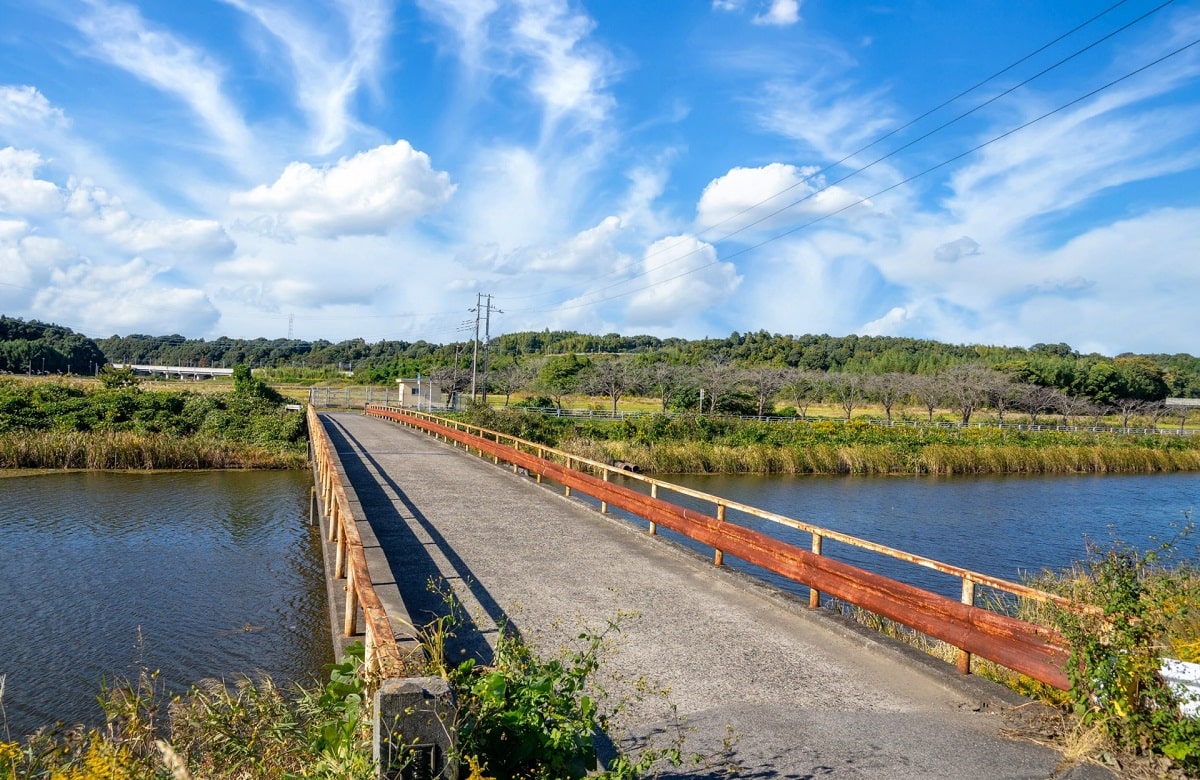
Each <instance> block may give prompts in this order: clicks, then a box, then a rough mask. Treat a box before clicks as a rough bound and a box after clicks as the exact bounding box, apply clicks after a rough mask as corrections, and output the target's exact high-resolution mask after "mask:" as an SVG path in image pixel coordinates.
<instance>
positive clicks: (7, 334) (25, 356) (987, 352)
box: [0, 316, 1200, 400]
mask: <svg viewBox="0 0 1200 780" xmlns="http://www.w3.org/2000/svg"><path fill="white" fill-rule="evenodd" d="M473 347H474V344H473V342H471V341H466V342H457V343H451V344H431V343H429V342H425V341H416V342H405V341H378V342H374V343H367V342H366V341H364V340H363V339H349V340H346V341H341V342H338V343H333V342H330V341H325V340H317V341H311V342H309V341H302V340H297V339H262V338H258V339H232V338H225V337H222V338H218V339H213V340H211V341H209V340H204V339H188V338H185V337H183V336H181V335H178V334H172V335H167V336H149V335H144V334H132V335H129V336H115V335H114V336H111V337H109V338H106V339H99V340H96V341H92V340H91V339H88V338H87V337H85V336H83V335H81V334H77V333H74V332H73V331H71V330H70V329H69V328H64V327H61V326H57V325H52V324H47V323H41V322H37V321H34V320H30V321H23V320H20V319H13V318H9V317H4V316H0V371H7V372H11V373H28V372H33V373H37V372H40V371H43V370H44V371H45V372H46V373H67V372H68V371H71V372H74V373H88V372H90V371H92V370H94V365H95V364H96V363H97V362H100V363H103V362H129V363H147V364H158V365H195V366H222V365H223V366H227V367H232V366H234V365H238V364H244V365H248V366H251V367H254V368H276V369H280V368H295V369H304V370H306V371H307V372H309V373H310V374H311V373H314V372H315V373H318V374H319V373H322V372H323V373H326V374H327V375H329V376H331V377H332V376H335V375H337V372H339V371H352V372H353V375H354V379H355V380H356V381H361V382H377V383H382V382H388V383H390V382H392V381H394V380H395V379H397V378H399V377H402V376H415V375H416V374H417V373H418V372H423V373H425V374H431V373H435V374H436V373H440V374H449V373H450V372H451V371H452V370H453V369H454V368H455V367H456V366H457V367H458V368H459V371H458V375H459V377H460V381H461V377H462V376H465V375H469V374H470V370H471V360H472V354H473V351H474V350H473ZM551 355H556V356H562V355H575V356H578V357H579V358H581V359H583V360H586V362H592V361H593V360H594V359H596V358H599V357H603V356H621V357H622V358H623V360H622V362H628V363H630V364H633V365H638V366H653V365H655V364H660V363H665V364H668V365H675V366H692V367H699V366H704V365H708V364H717V365H728V366H735V367H738V368H753V367H762V366H771V367H777V368H791V369H800V370H804V371H809V372H818V373H831V374H832V373H849V374H862V375H884V374H908V375H917V376H933V375H936V374H939V373H940V372H943V371H944V370H946V369H948V368H950V367H952V366H956V365H962V364H968V365H978V366H981V367H984V368H990V369H994V370H996V371H998V372H1001V373H1003V374H1006V375H1008V376H1010V377H1011V378H1012V379H1013V380H1014V381H1017V382H1020V383H1024V384H1031V385H1037V386H1043V387H1050V388H1056V389H1058V390H1061V391H1062V392H1064V393H1067V394H1070V395H1075V396H1079V395H1084V396H1088V397H1092V398H1097V399H1099V400H1104V398H1103V396H1105V395H1111V396H1116V395H1122V396H1125V395H1131V394H1132V395H1136V396H1137V397H1139V398H1143V399H1146V400H1159V399H1161V398H1164V397H1167V396H1174V397H1187V398H1196V397H1200V358H1196V357H1194V356H1192V355H1189V354H1182V353H1181V354H1174V355H1167V354H1151V355H1134V354H1128V353H1126V354H1122V355H1116V356H1105V355H1099V354H1095V353H1092V354H1081V353H1079V352H1077V351H1075V350H1074V349H1072V348H1071V347H1070V346H1069V345H1067V344H1034V345H1033V346H1031V347H1028V348H1026V347H999V346H971V345H961V344H958V345H956V344H945V343H942V342H937V341H930V340H924V339H911V338H896V337H888V336H853V335H851V336H829V335H805V336H790V335H781V334H771V333H767V332H766V331H758V332H755V333H746V334H741V333H736V332H735V333H732V334H730V335H729V336H728V337H726V338H720V339H700V340H687V339H677V338H668V339H660V338H656V337H654V336H645V335H642V336H622V335H619V334H616V333H609V334H606V335H603V336H596V335H589V334H584V333H577V332H572V331H551V330H544V331H527V332H521V333H510V334H505V335H501V336H497V337H495V338H493V339H492V340H491V343H490V344H489V349H488V358H489V368H490V371H491V372H494V373H495V374H496V375H497V377H499V375H500V374H501V373H502V372H504V371H506V370H511V368H512V367H514V366H524V367H526V368H527V369H532V368H537V369H539V370H540V369H541V368H542V366H536V367H535V366H533V365H532V364H533V363H541V362H544V358H545V357H546V356H551ZM482 358H483V351H482V349H481V350H480V352H479V360H480V361H482ZM535 358H536V359H535ZM43 362H44V367H43ZM489 376H491V374H489Z"/></svg>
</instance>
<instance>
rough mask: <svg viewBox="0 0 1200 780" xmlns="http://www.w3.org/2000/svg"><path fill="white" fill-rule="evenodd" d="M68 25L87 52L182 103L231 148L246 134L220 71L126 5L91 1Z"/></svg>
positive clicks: (238, 146)
mask: <svg viewBox="0 0 1200 780" xmlns="http://www.w3.org/2000/svg"><path fill="white" fill-rule="evenodd" d="M90 9H91V10H90V12H89V13H84V14H82V15H80V16H79V17H77V18H75V19H74V20H73V21H74V23H75V25H76V26H77V28H78V29H79V31H80V32H82V33H83V34H84V35H86V36H87V37H88V38H89V39H90V40H91V53H92V54H93V55H95V56H96V57H98V58H99V59H101V60H104V61H106V62H108V63H110V64H112V65H115V66H116V67H119V68H121V69H123V70H125V71H127V72H129V73H130V74H132V75H133V76H135V77H136V78H138V79H140V80H142V81H144V82H145V83H147V84H150V85H151V86H153V87H155V88H157V89H160V90H162V91H164V92H167V93H168V94H172V95H174V96H175V97H177V98H178V99H179V100H181V101H183V103H185V104H186V105H187V106H188V107H189V108H190V109H191V110H192V111H193V112H195V114H196V115H197V116H198V117H199V119H200V120H201V122H202V123H203V124H205V125H206V126H207V127H208V128H209V130H210V131H211V132H212V133H213V134H214V135H215V136H216V137H217V138H219V139H221V140H222V141H223V142H225V143H226V144H227V145H228V146H229V147H230V148H231V149H242V148H244V147H246V146H247V145H248V144H249V142H250V140H251V135H250V132H249V130H248V129H247V128H246V125H245V123H244V122H243V120H242V117H241V114H240V113H239V112H238V110H237V108H236V107H235V106H234V105H233V103H232V102H230V100H229V99H228V98H227V97H226V96H225V94H224V93H223V91H222V74H221V68H220V66H219V65H218V64H217V63H215V62H213V61H212V60H211V59H210V58H209V57H208V56H207V55H206V54H205V53H204V52H202V51H201V50H199V49H197V48H195V47H194V46H191V45H189V44H187V43H185V42H184V41H182V40H180V39H179V38H178V37H176V36H175V35H173V34H171V33H170V32H167V31H164V30H161V29H156V28H154V27H153V26H151V25H149V24H147V22H146V20H145V19H143V18H142V15H141V14H140V13H139V12H138V10H137V9H136V8H134V7H132V6H129V5H123V4H119V3H104V2H101V1H100V0H96V1H95V2H93V3H91V5H90Z"/></svg>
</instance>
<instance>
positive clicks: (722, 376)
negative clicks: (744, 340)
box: [697, 334, 741, 412]
mask: <svg viewBox="0 0 1200 780" xmlns="http://www.w3.org/2000/svg"><path fill="white" fill-rule="evenodd" d="M735 335H736V334H735ZM697 379H698V380H699V382H700V387H701V389H702V391H703V392H704V393H705V394H706V396H707V398H706V399H705V400H706V401H707V402H708V411H709V412H716V411H717V405H718V404H719V403H720V402H721V400H722V399H723V398H725V396H727V395H729V394H730V393H732V392H733V391H734V390H735V389H736V388H737V386H738V383H739V382H740V381H741V378H740V377H739V376H738V375H737V372H735V371H733V370H731V367H730V365H729V363H728V361H727V360H726V359H725V358H724V357H720V356H718V357H716V358H715V359H713V360H711V361H709V362H708V363H705V364H704V365H702V366H700V370H699V372H698V374H697ZM701 411H703V409H702V410H701Z"/></svg>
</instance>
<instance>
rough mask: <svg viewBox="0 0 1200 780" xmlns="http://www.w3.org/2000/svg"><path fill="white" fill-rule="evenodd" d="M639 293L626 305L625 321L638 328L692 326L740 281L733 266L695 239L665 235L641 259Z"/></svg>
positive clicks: (709, 245) (692, 237) (714, 250)
mask: <svg viewBox="0 0 1200 780" xmlns="http://www.w3.org/2000/svg"><path fill="white" fill-rule="evenodd" d="M642 262H643V268H644V270H643V275H642V277H641V279H640V280H639V282H638V284H639V286H640V287H642V288H643V289H641V290H640V291H639V292H637V293H635V294H634V295H633V296H632V297H631V298H630V300H629V304H628V306H627V307H626V310H625V317H626V319H627V320H628V322H629V323H630V324H631V325H634V326H639V327H642V326H644V327H664V326H678V324H679V323H681V322H690V323H694V322H696V321H698V320H699V314H700V312H701V311H702V310H703V309H705V308H707V307H709V306H713V305H716V304H719V303H722V302H723V301H725V300H727V299H728V298H729V297H730V296H731V295H733V293H734V291H735V290H737V288H738V285H739V284H741V281H742V277H741V276H740V275H738V273H737V268H736V267H735V266H734V265H733V263H723V262H721V261H720V260H718V259H717V250H716V248H715V247H713V246H712V245H711V244H707V243H705V242H703V241H701V240H699V239H698V238H696V237H695V236H690V235H679V236H668V237H667V238H663V239H661V240H659V241H656V242H655V243H654V244H652V245H651V246H650V247H649V248H648V249H647V250H646V253H645V256H644V257H643V261H642Z"/></svg>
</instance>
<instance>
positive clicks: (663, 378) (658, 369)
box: [644, 362, 692, 414]
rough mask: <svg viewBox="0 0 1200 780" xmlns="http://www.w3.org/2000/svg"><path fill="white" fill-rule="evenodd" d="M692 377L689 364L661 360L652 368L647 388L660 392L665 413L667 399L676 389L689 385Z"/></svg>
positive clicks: (647, 379) (647, 377) (646, 380)
mask: <svg viewBox="0 0 1200 780" xmlns="http://www.w3.org/2000/svg"><path fill="white" fill-rule="evenodd" d="M691 377H692V371H691V369H690V368H688V367H687V366H681V365H676V364H674V363H666V362H660V363H655V364H654V365H653V366H652V367H651V368H650V370H649V372H648V373H647V376H646V377H645V380H644V381H645V385H646V387H647V388H653V389H654V391H655V392H656V393H657V394H658V399H659V402H660V403H661V405H662V412H663V413H664V414H665V413H666V411H667V399H669V398H670V397H671V396H672V395H674V394H675V391H677V390H679V389H681V388H683V387H685V386H687V385H688V383H689V382H690V381H691Z"/></svg>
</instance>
